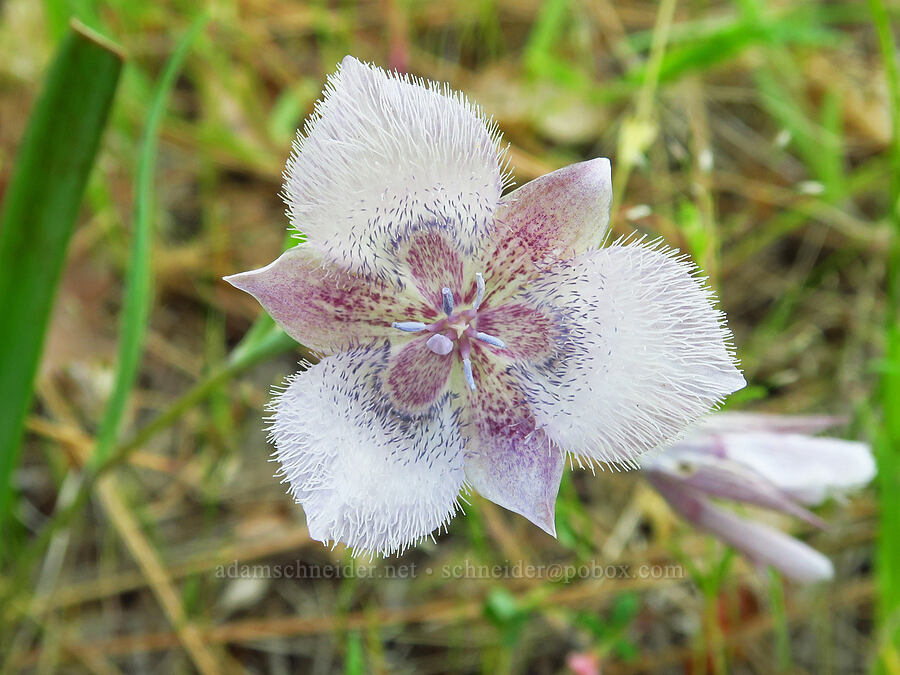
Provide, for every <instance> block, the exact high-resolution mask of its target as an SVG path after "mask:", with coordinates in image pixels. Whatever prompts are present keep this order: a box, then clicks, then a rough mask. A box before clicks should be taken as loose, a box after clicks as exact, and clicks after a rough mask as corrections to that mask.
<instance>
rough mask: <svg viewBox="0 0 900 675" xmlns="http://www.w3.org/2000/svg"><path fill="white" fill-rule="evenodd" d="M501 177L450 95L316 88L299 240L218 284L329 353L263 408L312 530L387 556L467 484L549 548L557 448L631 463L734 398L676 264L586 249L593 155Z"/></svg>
mask: <svg viewBox="0 0 900 675" xmlns="http://www.w3.org/2000/svg"><path fill="white" fill-rule="evenodd" d="M507 178H508V177H507V175H506V173H505V170H504V150H503V149H502V148H501V145H500V135H499V133H498V131H497V129H496V127H495V126H494V125H493V124H492V123H491V122H489V121H488V120H486V119H485V117H484V115H483V114H482V112H481V111H480V109H479V108H477V107H476V106H474V105H472V104H471V103H469V102H468V101H467V100H466V99H465V97H463V96H462V95H461V94H458V93H455V92H453V91H451V90H450V89H449V88H447V87H446V86H441V85H438V84H435V83H433V82H425V81H422V80H417V79H414V78H409V77H406V76H401V75H397V74H391V73H386V72H384V71H383V70H381V69H379V68H376V67H373V66H369V65H366V64H363V63H360V62H359V61H357V60H356V59H354V58H352V57H347V58H345V59H344V61H343V63H342V64H341V66H340V69H339V70H338V71H337V72H336V73H335V74H334V75H332V76H330V77H329V79H328V83H327V85H326V87H325V95H324V98H323V99H322V100H321V101H320V102H319V104H318V105H317V107H316V111H315V113H314V114H313V116H312V117H311V118H310V120H309V121H308V122H307V124H306V127H305V129H304V133H303V134H301V135H299V136H298V139H297V141H296V143H295V146H294V152H293V154H292V156H291V159H290V160H289V162H288V165H287V169H286V172H285V185H284V198H285V201H286V202H287V205H288V212H289V215H290V219H291V224H292V227H293V228H294V229H295V230H296V231H297V232H298V233H302V234H303V235H305V236H306V237H307V238H308V242H307V243H302V244H300V245H298V246H296V247H294V248H292V249H290V250H288V251H287V252H286V253H284V254H283V255H282V256H281V257H280V258H278V259H277V260H276V261H274V262H273V263H271V264H270V265H268V266H267V267H264V268H262V269H258V270H254V271H250V272H244V273H242V274H237V275H234V276H231V277H228V281H229V282H231V283H232V284H234V285H235V286H236V287H238V288H240V289H243V290H245V291H247V292H248V293H251V294H252V295H253V296H254V297H256V298H257V300H259V302H260V303H261V304H262V306H263V307H264V308H265V309H266V311H268V312H269V314H271V315H272V317H273V318H274V319H275V320H276V321H277V322H278V324H279V325H280V326H282V327H283V328H284V330H285V331H286V332H287V333H288V334H289V335H291V336H292V337H294V338H295V339H296V340H298V341H299V342H301V343H303V344H304V345H306V346H308V347H310V348H312V349H314V350H318V351H320V352H322V353H324V354H329V356H326V357H325V358H323V359H322V360H321V361H320V362H319V363H318V364H316V365H314V366H312V367H310V368H309V370H308V371H306V372H304V373H302V374H299V375H297V376H294V377H291V378H289V379H288V380H287V383H286V387H285V388H284V391H283V392H281V393H279V394H277V396H276V398H275V401H274V402H273V404H272V410H273V417H272V426H271V438H272V441H273V442H274V444H275V447H276V451H275V455H276V457H277V459H278V461H279V462H280V463H281V468H282V471H283V474H284V479H285V480H286V481H287V482H288V484H289V486H290V492H291V494H292V495H293V496H294V498H295V499H296V500H297V501H298V502H299V503H300V504H302V505H303V508H304V510H305V511H306V516H307V522H308V525H309V530H310V534H311V536H313V537H314V538H316V539H319V540H322V541H323V542H343V543H345V544H347V545H348V546H350V547H352V548H353V549H355V550H356V551H357V552H369V553H372V552H374V553H378V554H382V555H388V554H391V553H394V552H398V551H403V550H404V549H405V548H407V547H408V546H410V545H413V544H414V543H416V542H417V541H419V540H420V539H422V538H423V537H425V536H428V535H429V534H431V533H433V532H434V531H435V530H436V529H438V528H440V527H441V526H442V525H445V524H446V523H447V521H448V520H449V519H450V518H451V517H452V516H453V515H454V513H455V512H456V510H457V509H458V505H459V498H460V494H461V493H462V492H463V491H465V490H466V489H468V488H470V487H471V488H474V489H475V490H477V491H478V492H480V493H481V494H482V495H483V496H484V497H486V498H488V499H490V500H492V501H494V502H496V503H497V504H499V505H501V506H503V507H506V508H507V509H510V510H512V511H515V512H516V513H519V514H521V515H523V516H525V517H526V518H528V519H529V520H531V521H532V522H534V523H535V524H537V525H538V526H539V527H541V528H543V529H544V530H545V531H547V532H549V533H550V534H554V533H555V525H554V503H555V500H556V494H557V491H558V488H559V482H560V478H561V475H562V471H563V467H564V465H565V460H566V455H567V453H572V454H573V455H576V456H577V457H578V458H579V459H584V460H586V461H589V462H605V463H611V464H617V465H627V466H633V465H634V462H635V458H636V457H637V456H638V455H639V454H640V453H642V452H643V451H645V450H648V449H650V448H654V447H656V446H658V445H659V444H660V443H664V442H666V441H667V440H670V439H672V438H673V437H674V436H676V435H677V434H678V433H679V432H680V431H681V430H682V429H683V428H685V427H686V426H687V425H688V424H690V423H691V422H693V421H695V420H696V419H697V418H699V417H700V416H701V415H703V414H704V413H706V412H707V411H708V410H710V408H712V407H714V406H715V405H716V404H717V403H718V402H719V401H720V400H721V399H722V398H723V397H725V396H727V395H728V394H729V393H731V392H733V391H735V390H736V389H739V388H740V387H742V386H743V385H744V379H743V377H742V376H741V374H740V373H739V372H738V370H737V369H736V368H735V363H734V356H733V353H732V350H731V348H730V346H729V340H730V334H729V332H728V330H727V328H726V327H725V323H724V317H723V315H722V314H721V313H720V312H718V311H717V310H715V309H714V307H713V296H712V293H711V292H710V291H709V290H708V288H707V287H706V286H705V285H704V283H703V281H702V280H701V279H699V278H698V277H697V274H696V268H695V267H694V266H693V265H692V264H691V263H690V262H689V261H688V260H687V259H686V258H684V257H678V256H676V255H675V254H674V253H673V252H671V251H669V250H668V249H666V248H664V247H663V246H661V245H659V244H651V245H644V244H643V243H641V242H638V241H631V242H628V243H624V242H620V243H618V244H616V245H613V246H609V247H606V248H597V246H598V245H600V244H601V243H603V242H604V240H605V238H606V234H607V226H608V221H609V207H610V200H611V190H610V165H609V161H608V160H606V159H595V160H592V161H588V162H583V163H580V164H574V165H572V166H568V167H566V168H563V169H560V170H559V171H554V172H553V173H550V174H548V175H546V176H543V177H541V178H538V179H537V180H534V181H532V182H530V183H528V184H526V185H524V186H523V187H520V188H519V189H517V190H515V191H513V192H510V193H509V194H507V195H505V196H504V195H503V189H504V187H505V185H506V183H507Z"/></svg>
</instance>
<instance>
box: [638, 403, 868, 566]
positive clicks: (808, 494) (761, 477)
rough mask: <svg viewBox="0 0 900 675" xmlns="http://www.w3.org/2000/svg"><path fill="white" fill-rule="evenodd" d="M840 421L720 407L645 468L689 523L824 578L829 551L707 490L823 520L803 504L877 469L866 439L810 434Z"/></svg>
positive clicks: (757, 556) (839, 492)
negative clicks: (730, 507) (734, 508)
mask: <svg viewBox="0 0 900 675" xmlns="http://www.w3.org/2000/svg"><path fill="white" fill-rule="evenodd" d="M838 421H839V420H837V419H836V418H834V417H827V416H788V415H763V414H752V413H719V414H716V415H712V416H710V417H709V418H708V419H707V420H704V422H703V423H701V424H700V425H698V427H697V428H696V429H695V430H694V431H693V432H692V433H691V434H690V435H689V436H687V437H686V438H684V439H682V440H680V441H678V442H677V443H675V444H674V445H672V446H671V447H670V448H668V449H667V450H666V452H665V453H662V454H659V455H655V456H651V457H648V458H646V459H645V460H644V462H643V467H642V468H643V470H644V472H645V475H646V476H647V478H648V479H649V480H650V483H651V484H652V485H653V486H654V487H655V488H656V489H657V491H658V492H659V493H660V494H661V495H662V496H663V497H665V499H666V501H668V502H669V504H670V505H671V506H672V508H673V509H675V510H676V511H677V512H678V513H680V514H681V515H682V516H684V517H685V518H686V519H687V520H688V521H689V522H690V523H692V524H694V525H695V526H697V527H699V528H701V529H703V530H706V531H707V532H710V533H711V534H714V535H715V536H716V537H718V538H719V539H721V540H722V541H724V542H725V543H727V544H729V545H731V546H733V547H734V548H736V549H737V550H739V551H742V552H743V553H744V554H745V555H746V556H747V557H749V558H750V559H751V560H752V561H754V562H756V563H759V564H762V565H772V566H773V567H775V568H776V569H778V570H779V571H781V572H782V573H783V574H785V575H786V576H788V577H790V578H792V579H794V580H795V581H800V582H807V583H808V582H815V581H823V580H827V579H830V578H831V577H832V576H833V575H834V568H833V567H832V564H831V561H830V560H829V559H828V558H826V557H825V556H824V555H822V554H821V553H819V552H818V551H816V550H815V549H813V548H811V547H810V546H808V545H806V544H805V543H803V542H802V541H800V540H798V539H794V538H793V537H790V536H788V535H787V534H785V533H784V532H781V531H780V530H777V529H775V528H773V527H769V526H768V525H764V524H763V523H758V522H754V521H752V520H748V519H747V518H741V517H740V516H738V515H737V514H735V513H732V512H731V511H727V510H725V509H723V508H722V507H720V506H718V505H716V504H714V503H713V502H712V501H711V500H710V497H713V498H719V499H728V500H732V501H736V502H744V503H746V504H752V505H754V506H762V507H764V508H768V509H774V510H777V511H781V512H782V513H787V514H789V515H792V516H795V517H797V518H800V519H802V520H804V521H806V522H807V523H809V524H811V525H814V526H816V527H824V526H825V523H824V522H823V521H822V520H821V519H820V518H819V517H818V516H816V515H815V514H813V513H811V512H810V511H809V510H807V509H806V508H805V507H807V506H815V505H817V504H820V503H821V502H823V501H824V500H825V499H826V498H827V497H829V496H835V497H840V496H843V495H844V494H846V493H848V492H850V491H852V490H855V489H858V488H860V487H862V486H864V485H866V484H868V483H869V481H871V480H872V478H873V477H874V475H875V460H874V458H873V457H872V450H871V448H870V447H869V446H868V445H867V444H865V443H860V442H857V441H845V440H841V439H838V438H825V437H819V436H813V435H811V434H814V433H816V432H818V431H822V430H824V429H827V428H828V427H831V426H834V425H835V424H836V423H837V422H838Z"/></svg>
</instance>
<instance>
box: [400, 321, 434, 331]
mask: <svg viewBox="0 0 900 675" xmlns="http://www.w3.org/2000/svg"><path fill="white" fill-rule="evenodd" d="M391 327H392V328H399V329H400V330H402V331H406V332H407V333H418V332H419V331H420V330H425V329H426V328H428V326H426V325H425V324H424V323H422V322H421V321H395V322H394V323H392V324H391Z"/></svg>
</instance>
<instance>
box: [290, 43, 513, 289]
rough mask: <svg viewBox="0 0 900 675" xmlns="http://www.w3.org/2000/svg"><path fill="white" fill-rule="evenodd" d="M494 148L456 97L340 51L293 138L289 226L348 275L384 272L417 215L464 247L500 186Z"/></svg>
mask: <svg viewBox="0 0 900 675" xmlns="http://www.w3.org/2000/svg"><path fill="white" fill-rule="evenodd" d="M503 154H504V151H503V150H501V148H500V134H499V132H498V130H497V127H496V125H495V124H494V123H493V122H491V121H489V120H487V119H486V118H485V116H484V114H483V113H482V112H481V109H480V108H479V107H478V106H476V105H474V104H472V103H470V102H469V101H468V100H467V99H466V98H465V96H463V95H462V94H460V93H458V92H455V91H453V90H451V89H450V88H449V87H448V86H446V85H441V84H437V83H435V82H430V81H425V80H421V79H417V78H413V77H409V76H405V75H398V74H396V73H387V72H385V71H384V70H382V69H380V68H377V67H375V66H370V65H367V64H363V63H360V62H359V61H357V60H356V59H354V58H352V57H350V56H348V57H346V58H344V60H343V62H342V63H341V66H340V68H339V69H338V71H337V72H336V73H334V74H333V75H331V76H330V77H329V78H328V82H327V84H326V86H325V90H324V98H323V99H322V100H321V101H320V102H319V103H318V104H317V106H316V110H315V112H314V114H313V115H312V116H311V117H310V119H309V120H308V121H307V123H306V126H305V128H304V133H303V134H298V138H297V140H296V141H295V143H294V151H293V154H292V155H291V158H290V160H289V161H288V164H287V168H286V171H285V184H284V199H285V201H286V203H287V206H288V212H289V215H290V219H291V225H292V227H293V228H294V229H295V230H297V231H298V232H300V233H304V234H306V235H307V236H308V237H309V239H310V240H316V241H319V242H321V243H322V244H323V245H324V246H325V247H326V248H327V249H329V250H330V251H331V252H332V254H333V255H334V256H336V257H338V258H341V259H343V260H345V261H346V262H347V263H348V264H349V265H350V267H351V268H352V269H354V270H355V271H358V272H373V273H376V274H381V275H384V276H392V275H394V274H396V273H397V270H394V269H390V267H391V262H390V260H389V259H390V258H391V253H392V248H393V247H394V246H395V244H396V242H397V241H398V240H402V239H403V238H404V237H406V236H407V233H408V230H409V228H411V227H415V226H416V225H418V224H419V223H420V222H422V221H428V222H435V221H436V222H438V223H440V224H441V225H447V226H448V227H449V226H452V228H451V231H452V232H453V233H454V235H455V236H456V237H457V239H458V243H459V245H460V247H461V248H462V249H463V250H466V251H472V250H474V248H475V243H476V242H477V241H478V240H479V239H480V238H481V237H482V236H483V235H484V234H485V233H486V232H487V230H488V228H489V226H490V224H491V221H492V214H493V212H494V209H495V208H496V207H497V205H498V203H499V201H500V195H501V192H502V190H503V186H504V184H505V182H506V175H505V174H504V168H503ZM385 256H387V258H386V257H385Z"/></svg>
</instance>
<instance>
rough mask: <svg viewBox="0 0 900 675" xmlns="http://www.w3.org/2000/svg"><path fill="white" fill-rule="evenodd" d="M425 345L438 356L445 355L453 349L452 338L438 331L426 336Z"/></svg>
mask: <svg viewBox="0 0 900 675" xmlns="http://www.w3.org/2000/svg"><path fill="white" fill-rule="evenodd" d="M425 346H426V347H428V349H430V350H431V351H433V352H434V353H435V354H437V355H438V356H447V354H449V353H450V352H452V351H453V340H451V339H450V338H448V337H445V336H443V335H441V334H440V333H435V334H434V335H432V336H431V337H430V338H428V341H427V342H426V343H425Z"/></svg>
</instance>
